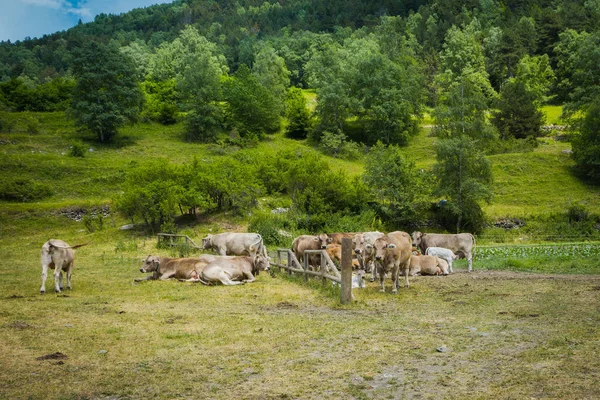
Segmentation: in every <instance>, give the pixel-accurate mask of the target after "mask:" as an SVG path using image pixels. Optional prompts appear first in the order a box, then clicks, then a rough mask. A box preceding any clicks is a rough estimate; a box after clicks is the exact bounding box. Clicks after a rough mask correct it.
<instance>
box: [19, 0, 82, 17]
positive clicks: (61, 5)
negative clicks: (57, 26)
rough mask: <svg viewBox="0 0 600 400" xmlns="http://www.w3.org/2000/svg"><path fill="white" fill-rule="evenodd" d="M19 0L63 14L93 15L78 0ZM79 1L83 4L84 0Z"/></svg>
mask: <svg viewBox="0 0 600 400" xmlns="http://www.w3.org/2000/svg"><path fill="white" fill-rule="evenodd" d="M20 1H21V3H24V4H27V5H32V6H38V7H45V8H49V9H52V10H60V11H62V12H63V13H65V14H74V15H78V16H80V17H86V18H92V17H93V16H94V14H93V13H92V10H91V9H90V8H87V7H83V6H82V4H79V3H80V2H78V1H75V2H71V1H67V0H20ZM81 3H83V4H85V2H81Z"/></svg>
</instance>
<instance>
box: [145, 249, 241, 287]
mask: <svg viewBox="0 0 600 400" xmlns="http://www.w3.org/2000/svg"><path fill="white" fill-rule="evenodd" d="M231 257H232V256H215V255H212V254H203V255H201V256H200V257H189V258H171V257H160V256H152V255H149V256H148V257H146V258H145V259H144V260H142V262H143V265H142V268H140V272H142V273H148V272H152V275H148V276H147V277H146V278H140V279H135V281H136V282H141V281H147V280H157V279H160V280H166V279H170V278H175V279H179V280H184V281H187V282H196V281H197V280H198V276H199V275H200V273H202V271H203V270H204V267H206V265H208V264H209V263H210V262H212V261H215V260H216V259H219V258H231Z"/></svg>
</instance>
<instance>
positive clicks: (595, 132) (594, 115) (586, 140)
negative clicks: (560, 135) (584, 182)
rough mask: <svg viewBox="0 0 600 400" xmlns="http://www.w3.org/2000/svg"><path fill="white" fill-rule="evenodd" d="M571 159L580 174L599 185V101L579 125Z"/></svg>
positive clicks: (591, 107)
mask: <svg viewBox="0 0 600 400" xmlns="http://www.w3.org/2000/svg"><path fill="white" fill-rule="evenodd" d="M573 159H574V160H575V162H576V163H577V167H578V169H579V170H580V171H581V172H582V173H584V174H585V175H587V176H588V177H589V178H591V179H592V180H593V181H594V182H596V183H600V101H596V102H595V103H594V104H592V106H590V108H589V109H588V111H587V113H586V115H585V118H584V119H583V121H582V123H581V126H580V133H579V136H578V137H576V139H575V140H574V141H573Z"/></svg>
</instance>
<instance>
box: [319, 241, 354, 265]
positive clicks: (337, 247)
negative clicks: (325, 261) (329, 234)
mask: <svg viewBox="0 0 600 400" xmlns="http://www.w3.org/2000/svg"><path fill="white" fill-rule="evenodd" d="M325 251H327V254H328V255H329V258H331V261H333V262H334V263H337V264H338V265H342V245H341V244H337V243H330V244H328V245H327V248H325ZM352 268H353V269H359V268H360V262H359V261H358V259H357V258H356V257H352Z"/></svg>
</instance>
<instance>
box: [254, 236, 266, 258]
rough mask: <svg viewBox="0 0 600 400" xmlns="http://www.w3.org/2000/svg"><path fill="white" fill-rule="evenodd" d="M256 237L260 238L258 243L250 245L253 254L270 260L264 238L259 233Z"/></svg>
mask: <svg viewBox="0 0 600 400" xmlns="http://www.w3.org/2000/svg"><path fill="white" fill-rule="evenodd" d="M256 236H258V240H257V241H256V243H252V244H251V245H250V250H251V252H254V253H255V254H261V255H263V256H265V257H267V258H268V257H269V255H268V254H267V248H266V246H265V244H264V242H263V238H262V236H261V235H260V234H259V233H257V234H256Z"/></svg>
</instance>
